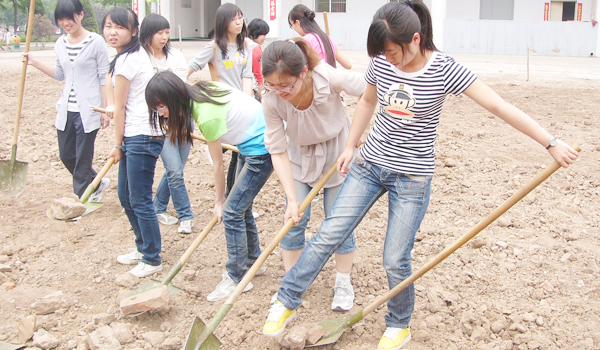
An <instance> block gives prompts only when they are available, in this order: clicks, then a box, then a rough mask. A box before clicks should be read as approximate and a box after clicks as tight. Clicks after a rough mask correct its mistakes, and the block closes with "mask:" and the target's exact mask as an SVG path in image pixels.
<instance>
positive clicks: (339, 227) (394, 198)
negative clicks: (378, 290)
mask: <svg viewBox="0 0 600 350" xmlns="http://www.w3.org/2000/svg"><path fill="white" fill-rule="evenodd" d="M430 186H431V176H414V175H407V174H403V173H398V172H395V171H393V170H389V169H386V168H382V167H380V166H377V165H375V164H372V163H370V162H368V161H366V160H364V159H362V158H356V159H355V160H354V162H353V164H352V167H351V169H350V173H349V174H348V175H347V177H346V179H345V181H344V183H343V184H342V188H341V190H340V192H339V193H338V196H337V198H336V199H335V202H334V203H333V207H332V208H331V215H330V216H329V217H327V218H326V219H325V221H323V224H322V225H321V230H319V232H318V233H317V235H316V236H315V237H313V238H312V239H311V240H309V242H308V244H307V245H306V247H305V248H304V251H303V252H302V254H301V255H300V258H299V259H298V262H297V263H296V265H294V267H293V268H292V269H291V270H290V271H289V272H288V273H287V274H286V275H285V276H284V277H283V279H282V280H281V288H280V289H279V296H278V300H279V301H280V302H281V303H283V304H284V305H285V307H287V308H288V309H296V308H297V307H298V306H300V304H301V303H302V299H301V298H302V294H303V293H304V292H305V291H306V289H307V288H308V287H309V286H310V285H311V284H312V283H313V281H314V280H315V278H317V276H318V275H319V272H320V271H321V269H322V268H323V266H325V263H327V260H329V258H330V257H331V255H332V254H333V252H334V251H335V250H336V249H338V248H339V247H340V246H341V245H342V242H343V241H344V240H345V239H346V238H347V237H348V236H349V235H350V233H351V232H352V230H354V229H355V228H356V226H358V224H359V223H360V222H361V220H362V219H363V217H364V216H365V215H366V214H367V212H368V211H369V209H370V208H371V207H372V206H373V204H375V202H376V201H377V200H378V199H379V197H381V196H382V195H383V194H385V192H388V193H389V194H388V201H389V208H388V216H389V218H388V225H387V232H386V237H385V244H384V248H383V267H384V268H385V271H386V273H387V277H388V284H389V288H390V289H392V288H393V287H395V286H396V285H398V284H399V283H400V282H402V281H403V280H404V279H406V278H407V277H408V276H410V275H411V273H412V269H411V254H410V251H411V250H412V248H413V244H414V240H415V233H416V232H417V230H418V229H419V226H420V225H421V221H422V220H423V217H424V216H425V212H426V211H427V205H428V204H429V192H430ZM414 303H415V291H414V286H413V285H412V284H411V285H410V286H409V287H407V288H405V289H404V290H403V291H401V292H400V293H398V294H397V295H396V296H394V297H393V298H392V299H391V300H390V301H388V310H389V312H388V313H387V314H386V315H385V319H386V324H387V326H388V327H399V328H406V327H408V324H409V322H410V318H411V314H412V312H413V309H414Z"/></svg>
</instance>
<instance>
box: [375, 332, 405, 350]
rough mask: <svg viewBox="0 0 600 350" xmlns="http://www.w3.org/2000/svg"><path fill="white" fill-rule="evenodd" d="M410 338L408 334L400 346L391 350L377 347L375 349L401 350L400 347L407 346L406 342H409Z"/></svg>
mask: <svg viewBox="0 0 600 350" xmlns="http://www.w3.org/2000/svg"><path fill="white" fill-rule="evenodd" d="M411 338H412V334H409V335H408V337H407V338H406V339H404V341H403V342H402V344H400V345H399V346H397V347H395V348H393V349H382V348H380V347H379V346H378V347H377V350H399V349H402V347H403V346H404V345H406V344H408V342H409V341H410V339H411Z"/></svg>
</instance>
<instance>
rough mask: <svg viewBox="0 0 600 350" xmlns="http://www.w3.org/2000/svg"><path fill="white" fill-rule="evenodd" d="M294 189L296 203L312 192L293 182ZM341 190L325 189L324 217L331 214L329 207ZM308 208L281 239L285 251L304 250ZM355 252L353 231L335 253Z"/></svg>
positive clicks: (309, 188)
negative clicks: (296, 223) (296, 198)
mask: <svg viewBox="0 0 600 350" xmlns="http://www.w3.org/2000/svg"><path fill="white" fill-rule="evenodd" d="M294 187H295V188H296V196H297V197H298V201H300V202H301V201H303V200H304V198H306V196H308V193H309V192H310V191H311V190H312V186H310V185H309V184H306V183H303V182H299V181H296V180H294ZM341 188H342V185H338V186H335V187H331V188H326V189H325V190H324V192H325V193H324V194H325V196H324V197H325V198H324V200H323V209H325V217H328V216H329V213H330V212H331V206H332V204H333V201H334V200H335V197H336V196H337V194H338V192H339V191H340V189H341ZM310 208H311V205H310V204H309V205H308V207H307V208H306V210H305V211H304V216H303V217H302V219H300V222H299V223H298V225H296V226H294V227H292V228H291V229H290V231H289V232H288V233H287V235H285V237H283V239H282V240H281V248H283V249H285V250H300V249H304V245H305V237H304V233H305V231H306V226H307V225H308V222H309V221H310ZM355 250H356V239H355V237H354V231H352V232H351V233H350V235H349V236H348V238H347V239H346V240H344V242H343V243H342V245H341V246H340V247H339V248H338V249H337V250H336V251H335V252H336V254H342V255H343V254H350V253H352V252H353V251H355Z"/></svg>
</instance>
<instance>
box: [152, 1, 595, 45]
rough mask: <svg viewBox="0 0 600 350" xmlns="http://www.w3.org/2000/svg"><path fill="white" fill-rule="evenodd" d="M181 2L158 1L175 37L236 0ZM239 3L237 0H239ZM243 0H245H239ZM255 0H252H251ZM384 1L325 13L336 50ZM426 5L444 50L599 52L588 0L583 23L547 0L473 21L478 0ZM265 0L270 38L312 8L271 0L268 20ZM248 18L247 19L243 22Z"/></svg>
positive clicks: (357, 34)
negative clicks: (552, 13)
mask: <svg viewBox="0 0 600 350" xmlns="http://www.w3.org/2000/svg"><path fill="white" fill-rule="evenodd" d="M181 1H185V0H163V1H161V5H162V7H163V8H168V9H169V11H170V14H169V15H168V18H169V20H170V22H171V24H172V26H173V29H174V30H172V31H171V32H172V35H171V37H172V38H176V37H177V35H178V34H177V25H178V24H181V27H182V36H183V37H199V36H206V35H207V34H208V32H206V29H205V27H206V28H208V27H209V25H207V23H209V22H210V23H213V22H214V17H213V18H205V17H209V16H207V15H206V14H205V13H203V12H205V10H201V9H204V8H205V7H206V6H204V4H205V2H207V1H212V2H215V1H216V2H217V3H225V2H232V3H236V0H191V4H192V5H191V6H192V7H191V8H181ZM239 1H240V4H241V1H242V0H239ZM244 1H245V2H247V1H248V0H244ZM255 1H258V0H255ZM388 1H389V0H369V1H366V0H347V4H346V13H329V14H328V22H329V30H330V34H331V36H332V37H333V39H334V40H335V42H336V43H337V44H338V46H339V47H340V49H342V50H361V51H362V50H366V41H367V33H368V29H369V25H370V23H371V20H372V18H373V15H374V14H375V11H377V9H378V8H380V7H381V6H383V5H384V4H386V3H387V2H388ZM424 1H425V4H426V5H427V6H428V7H429V8H430V11H431V14H432V17H433V23H434V38H435V44H436V46H438V48H439V49H441V50H444V51H446V52H461V53H489V54H512V55H524V54H527V47H528V46H529V47H530V48H531V50H530V53H531V54H534V55H550V56H589V55H590V54H592V55H595V56H599V55H600V53H599V52H598V51H599V48H600V35H599V33H598V28H599V27H600V25H596V26H595V27H593V26H592V25H591V23H590V22H589V21H590V20H591V19H592V18H593V16H596V20H598V17H599V14H598V13H599V12H600V9H596V11H595V12H596V14H592V2H593V1H598V0H577V2H579V3H582V4H583V11H582V18H583V22H552V21H549V22H544V21H543V16H544V4H545V3H546V2H550V0H514V17H513V18H514V20H513V21H500V20H479V11H480V2H481V0H424ZM269 3H270V0H262V4H263V11H262V12H263V19H265V21H267V23H268V24H269V26H270V28H271V31H270V33H269V35H268V36H267V39H268V40H269V41H271V40H283V39H287V38H290V37H293V36H297V34H296V33H295V32H294V31H293V30H292V29H291V28H290V27H289V25H288V20H287V16H288V14H289V12H290V10H291V9H292V7H294V6H295V5H296V4H298V3H303V4H305V5H306V6H308V7H309V8H311V9H314V7H315V6H314V0H276V9H277V11H276V17H277V18H276V19H275V20H273V21H271V20H270V19H269ZM249 20H251V18H249V19H248V21H249ZM316 20H317V23H319V25H320V26H321V28H322V29H323V30H324V29H325V25H324V22H323V14H322V13H317V18H316Z"/></svg>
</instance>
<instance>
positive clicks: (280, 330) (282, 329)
mask: <svg viewBox="0 0 600 350" xmlns="http://www.w3.org/2000/svg"><path fill="white" fill-rule="evenodd" d="M296 314H297V312H294V313H293V314H292V316H290V317H288V319H287V320H285V323H284V324H283V327H281V328H280V329H279V330H278V331H277V332H274V333H265V332H263V335H264V336H267V337H271V338H273V337H276V336H278V335H280V334H281V333H282V332H283V331H284V330H285V326H287V324H288V323H289V322H290V321H291V320H293V319H294V318H295V317H296Z"/></svg>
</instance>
